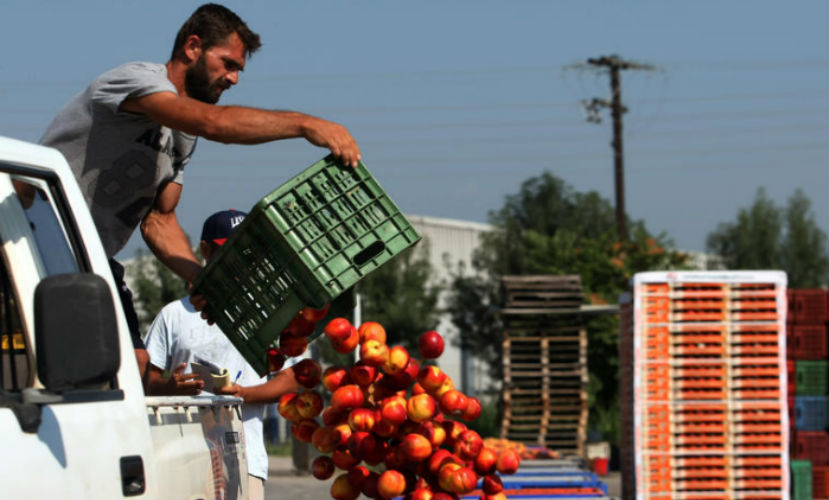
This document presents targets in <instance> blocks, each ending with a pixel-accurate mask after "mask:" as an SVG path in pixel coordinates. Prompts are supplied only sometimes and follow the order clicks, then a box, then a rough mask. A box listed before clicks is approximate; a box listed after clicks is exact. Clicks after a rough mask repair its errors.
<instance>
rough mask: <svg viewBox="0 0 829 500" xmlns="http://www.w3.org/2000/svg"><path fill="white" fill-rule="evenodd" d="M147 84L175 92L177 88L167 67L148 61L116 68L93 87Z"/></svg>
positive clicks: (104, 74)
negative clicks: (169, 77)
mask: <svg viewBox="0 0 829 500" xmlns="http://www.w3.org/2000/svg"><path fill="white" fill-rule="evenodd" d="M139 82H145V83H144V84H150V85H154V86H162V87H169V88H170V90H171V91H175V86H174V85H173V83H172V82H170V80H169V79H168V78H167V66H165V65H164V64H160V63H153V62H146V61H132V62H128V63H124V64H122V65H120V66H116V67H115V68H112V69H110V70H108V71H105V72H104V73H101V75H100V76H98V78H96V79H95V81H94V82H93V83H92V86H93V87H109V86H113V85H115V86H121V85H125V84H126V85H131V84H137V83H139Z"/></svg>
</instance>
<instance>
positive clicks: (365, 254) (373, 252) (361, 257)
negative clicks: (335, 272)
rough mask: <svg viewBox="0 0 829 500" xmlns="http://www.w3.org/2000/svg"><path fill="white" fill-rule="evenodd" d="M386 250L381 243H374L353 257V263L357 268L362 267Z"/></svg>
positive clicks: (384, 245)
mask: <svg viewBox="0 0 829 500" xmlns="http://www.w3.org/2000/svg"><path fill="white" fill-rule="evenodd" d="M385 249H386V244H385V243H383V242H382V241H375V242H374V243H372V244H371V245H369V246H367V247H366V248H364V249H362V250H360V252H359V253H358V254H357V255H355V256H354V263H355V264H357V265H358V266H362V265H364V264H365V263H366V262H368V261H370V260H371V259H373V258H375V257H377V256H378V255H380V252H382V251H383V250H385Z"/></svg>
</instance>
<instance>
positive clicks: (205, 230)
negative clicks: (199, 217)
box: [201, 209, 248, 245]
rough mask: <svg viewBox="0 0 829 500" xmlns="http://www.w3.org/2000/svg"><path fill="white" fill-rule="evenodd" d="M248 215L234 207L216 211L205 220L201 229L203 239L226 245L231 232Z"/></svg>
mask: <svg viewBox="0 0 829 500" xmlns="http://www.w3.org/2000/svg"><path fill="white" fill-rule="evenodd" d="M247 215H248V214H246V213H245V212H239V211H238V210H233V209H231V210H223V211H221V212H216V213H215V214H213V215H211V216H210V217H208V218H207V220H206V221H204V226H203V227H202V230H201V239H202V241H208V242H210V243H215V244H217V245H224V243H225V241H227V238H228V237H229V236H230V233H232V232H233V230H234V229H236V226H238V225H239V224H241V223H242V221H243V220H245V217H246V216H247Z"/></svg>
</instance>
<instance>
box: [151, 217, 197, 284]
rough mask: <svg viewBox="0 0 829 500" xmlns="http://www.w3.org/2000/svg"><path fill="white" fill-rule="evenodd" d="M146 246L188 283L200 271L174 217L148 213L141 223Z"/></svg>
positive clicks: (185, 237)
mask: <svg viewBox="0 0 829 500" xmlns="http://www.w3.org/2000/svg"><path fill="white" fill-rule="evenodd" d="M141 235H142V236H143V237H144V241H145V242H146V243H147V246H148V247H149V248H150V250H151V251H152V252H153V255H155V256H156V258H158V260H160V261H161V262H162V263H163V264H164V265H165V266H167V267H168V268H169V269H170V270H171V271H173V272H174V273H176V274H177V275H178V276H180V277H181V278H183V279H184V280H186V281H188V282H192V281H193V280H195V279H196V276H198V275H199V273H200V272H201V269H202V265H201V263H199V260H198V259H197V258H196V256H195V254H194V253H193V250H192V249H191V248H190V243H189V242H188V241H187V236H186V235H185V234H184V231H183V230H182V229H181V226H179V224H178V221H177V220H176V217H175V215H171V214H166V215H165V214H159V213H157V212H150V214H149V215H147V217H146V218H144V221H143V222H142V223H141Z"/></svg>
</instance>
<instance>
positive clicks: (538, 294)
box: [501, 275, 584, 310]
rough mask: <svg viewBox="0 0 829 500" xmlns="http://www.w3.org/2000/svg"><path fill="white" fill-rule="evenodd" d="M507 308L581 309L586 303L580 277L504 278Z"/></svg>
mask: <svg viewBox="0 0 829 500" xmlns="http://www.w3.org/2000/svg"><path fill="white" fill-rule="evenodd" d="M501 282H502V285H503V290H504V298H505V302H504V306H505V308H506V309H545V310H546V309H573V308H576V309H578V307H579V306H581V304H582V303H583V302H584V294H583V293H582V288H581V277H580V276H578V275H566V276H556V275H529V276H504V277H503V278H502V281H501Z"/></svg>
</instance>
